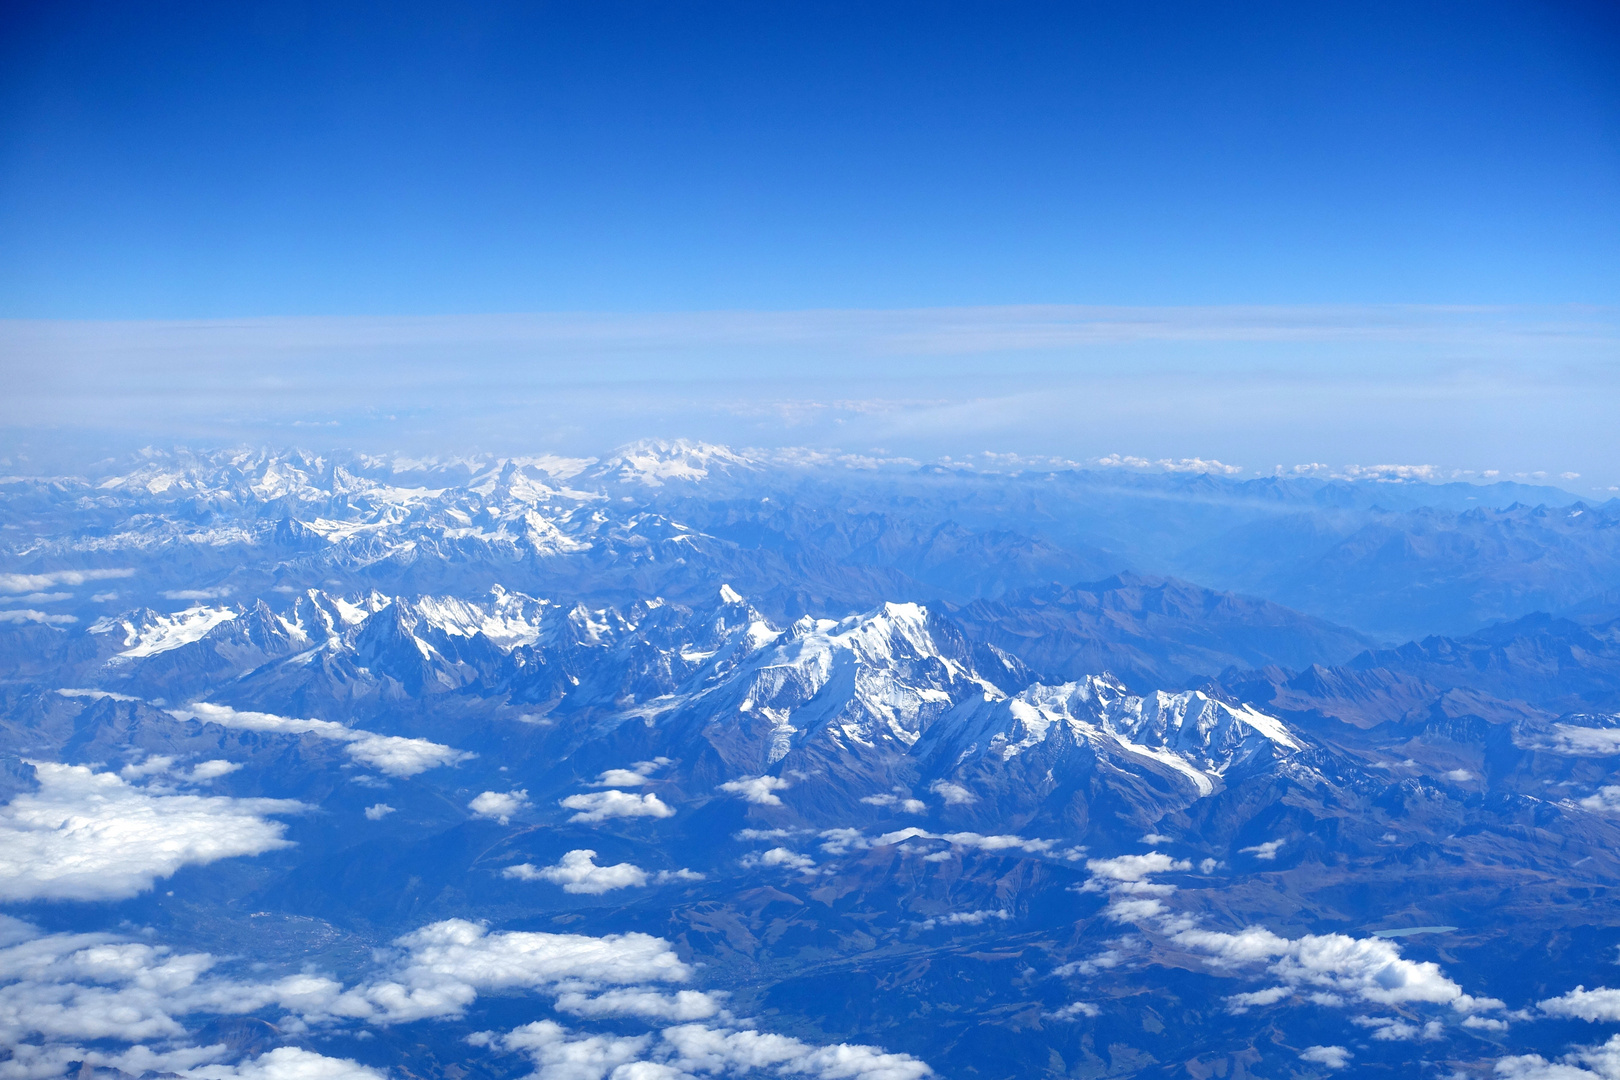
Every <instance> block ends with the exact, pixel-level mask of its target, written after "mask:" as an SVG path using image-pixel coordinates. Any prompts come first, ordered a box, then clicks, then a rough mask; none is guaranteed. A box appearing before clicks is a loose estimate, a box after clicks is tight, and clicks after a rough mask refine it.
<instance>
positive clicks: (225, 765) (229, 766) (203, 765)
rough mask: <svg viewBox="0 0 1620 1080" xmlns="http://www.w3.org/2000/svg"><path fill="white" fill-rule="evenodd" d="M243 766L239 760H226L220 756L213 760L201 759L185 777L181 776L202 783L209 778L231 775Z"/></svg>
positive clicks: (189, 781) (216, 778)
mask: <svg viewBox="0 0 1620 1080" xmlns="http://www.w3.org/2000/svg"><path fill="white" fill-rule="evenodd" d="M241 767H242V766H241V764H240V763H238V762H235V761H224V760H221V759H219V758H215V759H213V760H211V761H199V762H198V763H197V764H196V765H194V766H192V769H191V771H190V772H189V773H186V774H185V775H184V776H183V777H181V779H183V780H185V781H187V782H188V783H193V784H200V783H204V782H205V781H208V780H218V779H219V778H220V777H222V776H229V775H230V774H231V773H233V772H236V771H237V770H238V769H240V768H241Z"/></svg>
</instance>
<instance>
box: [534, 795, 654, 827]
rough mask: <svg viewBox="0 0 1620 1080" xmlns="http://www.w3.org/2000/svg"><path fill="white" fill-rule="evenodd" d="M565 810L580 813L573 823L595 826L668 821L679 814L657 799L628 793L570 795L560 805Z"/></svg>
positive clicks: (572, 819) (573, 818)
mask: <svg viewBox="0 0 1620 1080" xmlns="http://www.w3.org/2000/svg"><path fill="white" fill-rule="evenodd" d="M557 805H559V806H561V807H562V808H563V809H564V810H578V811H579V813H577V814H575V815H574V816H573V817H571V818H569V819H568V820H569V821H572V822H577V823H579V824H583V825H595V824H597V823H599V822H603V821H606V820H608V819H609V818H638V817H650V818H667V817H674V816H675V811H674V810H672V809H671V808H670V807H669V806H667V805H666V804H665V803H664V802H663V801H662V800H661V799H659V798H658V796H656V795H652V794H648V795H632V794H630V793H629V792H627V791H616V790H614V791H593V792H590V793H589V794H586V795H570V796H568V797H567V798H566V799H561V800H559V801H558V803H557Z"/></svg>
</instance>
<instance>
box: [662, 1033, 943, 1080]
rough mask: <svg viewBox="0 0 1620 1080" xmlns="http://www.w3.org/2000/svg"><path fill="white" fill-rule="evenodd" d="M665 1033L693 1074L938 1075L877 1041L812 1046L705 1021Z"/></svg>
mask: <svg viewBox="0 0 1620 1080" xmlns="http://www.w3.org/2000/svg"><path fill="white" fill-rule="evenodd" d="M661 1035H662V1044H661V1047H660V1049H661V1050H663V1051H664V1052H665V1053H667V1054H668V1055H669V1056H668V1058H667V1059H666V1063H667V1064H669V1065H671V1066H673V1067H674V1068H676V1069H680V1070H683V1071H685V1072H689V1073H699V1072H706V1073H711V1074H721V1073H726V1072H735V1073H746V1072H747V1070H749V1069H758V1070H762V1071H763V1070H771V1071H774V1072H776V1073H777V1074H779V1075H785V1076H792V1075H806V1076H810V1077H816V1078H823V1080H834V1078H839V1080H843V1078H848V1080H920V1078H921V1077H925V1076H931V1075H933V1070H932V1069H930V1068H929V1067H928V1066H927V1065H925V1064H924V1063H922V1062H921V1061H918V1060H917V1059H916V1058H914V1057H911V1056H910V1055H909V1054H889V1053H885V1052H883V1051H882V1050H879V1049H878V1048H876V1047H872V1046H859V1045H851V1044H849V1043H839V1044H837V1045H835V1046H812V1045H810V1044H807V1043H804V1042H801V1041H799V1040H798V1039H793V1038H789V1037H787V1036H785V1035H771V1034H767V1033H765V1032H760V1031H735V1030H727V1029H724V1028H713V1027H707V1026H705V1025H702V1024H683V1025H679V1026H676V1027H671V1028H665V1029H664V1030H663V1032H662V1033H661Z"/></svg>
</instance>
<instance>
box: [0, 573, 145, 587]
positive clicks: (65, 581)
mask: <svg viewBox="0 0 1620 1080" xmlns="http://www.w3.org/2000/svg"><path fill="white" fill-rule="evenodd" d="M134 576H135V571H134V570H132V569H123V570H55V571H52V572H50V573H46V574H0V593H26V592H39V591H40V590H42V589H51V588H55V587H56V586H58V585H83V584H85V583H87V582H91V581H108V580H111V579H113V578H127V577H134Z"/></svg>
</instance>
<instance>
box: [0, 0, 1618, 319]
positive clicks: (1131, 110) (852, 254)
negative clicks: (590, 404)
mask: <svg viewBox="0 0 1620 1080" xmlns="http://www.w3.org/2000/svg"><path fill="white" fill-rule="evenodd" d="M4 18H5V25H4V26H3V28H0V29H3V31H4V32H3V33H0V40H3V45H0V48H3V50H4V52H3V54H0V235H4V236H5V238H6V239H5V241H4V242H3V245H0V314H3V315H6V316H11V317H47V318H49V317H55V318H108V317H118V318H148V317H171V318H173V317H182V318H183V317H210V316H213V317H217V316H239V315H310V314H331V315H353V314H383V313H391V314H411V313H436V314H444V313H461V312H492V311H493V312H511V311H574V310H597V311H645V310H693V309H698V310H703V309H728V308H740V309H774V310H780V309H804V308H827V307H830V308H895V307H916V306H949V305H977V304H1021V303H1065V304H1073V303H1082V304H1097V303H1102V304H1221V303H1321V302H1341V303H1342V302H1402V303H1528V302H1541V303H1548V302H1551V303H1557V302H1571V301H1574V302H1588V303H1605V302H1608V301H1609V300H1611V299H1612V298H1613V296H1614V294H1615V289H1616V285H1617V283H1620V16H1617V15H1616V13H1615V11H1614V10H1613V8H1612V5H1609V6H1607V9H1606V6H1605V5H1598V4H1593V5H1587V6H1582V5H1573V4H1556V3H1530V2H1522V3H1507V4H1504V3H1491V2H1488V0H1473V2H1468V3H1455V4H1434V3H1422V2H1404V3H1376V2H1371V3H1369V2H1358V3H1323V4H1299V3H1277V4H1268V3H1243V4H1215V3H1197V4H1194V3H1159V4H1154V3H1111V4H1098V3H1081V2H1075V3H1065V4H1042V3H991V2H983V3H971V4H964V3H953V2H941V0H927V2H916V3H908V2H895V3H880V4H872V3H863V4H830V3H816V4H806V3H757V2H755V3H729V4H714V3H683V4H674V3H659V4H653V3H617V2H601V0H591V2H588V3H587V2H579V3H522V4H518V3H513V4H498V3H497V4H491V3H479V2H476V0H475V2H470V3H458V4H439V3H434V4H425V3H410V2H404V3H378V4H365V3H338V4H330V5H328V4H321V5H316V4H300V3H285V4H253V3H242V4H218V3H161V2H160V3H152V4H140V5H131V4H125V3H82V2H72V0H68V2H61V0H54V2H50V3H38V4H25V3H13V4H8V5H6V14H5V16H4Z"/></svg>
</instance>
